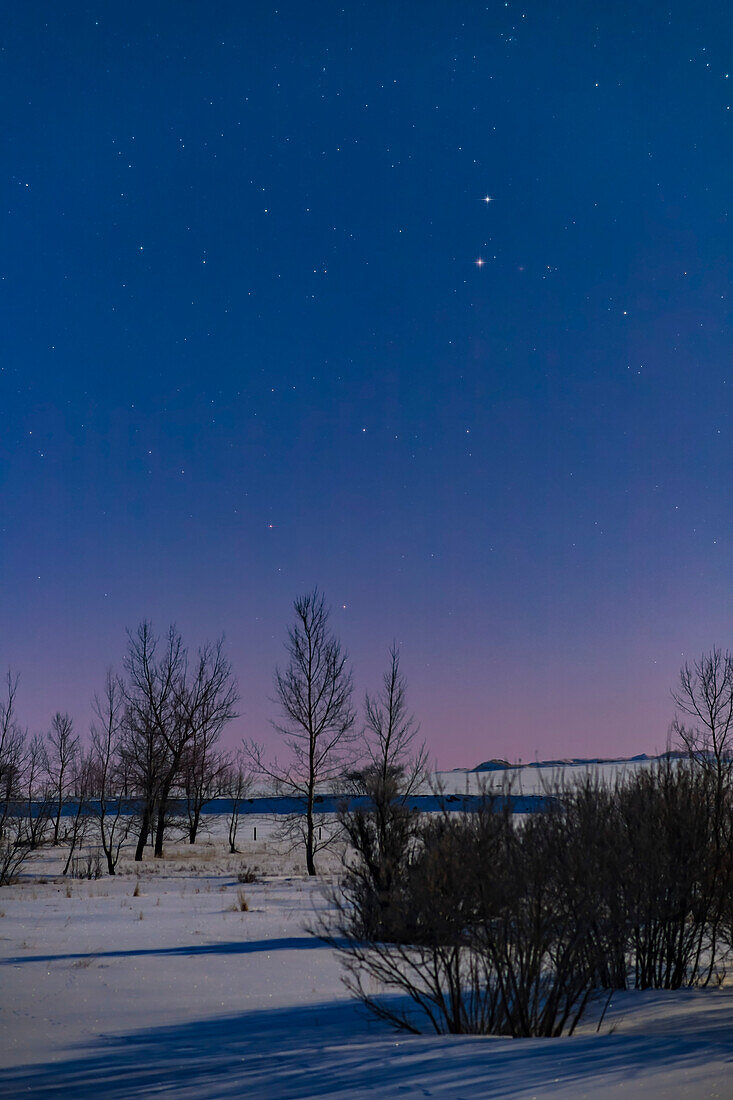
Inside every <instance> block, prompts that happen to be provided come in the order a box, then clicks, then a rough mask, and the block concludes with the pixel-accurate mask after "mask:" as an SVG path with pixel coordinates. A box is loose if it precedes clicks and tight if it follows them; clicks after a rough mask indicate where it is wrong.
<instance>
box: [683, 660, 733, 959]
mask: <svg viewBox="0 0 733 1100" xmlns="http://www.w3.org/2000/svg"><path fill="white" fill-rule="evenodd" d="M672 698H673V699H674V702H675V705H676V707H677V710H678V712H679V713H678V714H677V715H676V716H675V719H674V721H673V722H672V727H671V733H672V734H673V735H674V736H676V737H677V738H678V740H679V741H680V742H681V744H682V746H683V747H684V749H685V750H686V751H687V753H688V754H689V757H690V760H691V761H692V765H693V767H695V768H700V769H702V770H703V771H704V772H705V773H706V774H707V775H708V776H709V778H710V780H711V781H712V783H713V786H714V791H713V821H712V830H713V844H714V853H715V855H714V862H713V867H712V869H711V872H710V873H711V876H712V881H713V882H714V883H715V899H716V902H717V904H716V905H715V906H714V907H713V909H712V911H711V913H710V915H709V917H708V920H709V924H710V928H711V932H710V945H709V949H708V952H709V955H710V956H711V957H713V958H714V957H715V952H716V945H717V940H718V935H719V930H720V925H721V922H722V921H723V920H724V914H725V913H726V911H727V910H728V909H729V907H730V902H729V898H730V897H731V894H732V893H733V859H732V858H731V856H732V854H733V814H732V811H731V800H732V797H733V795H732V791H731V787H732V785H733V784H732V781H733V655H732V654H731V653H730V652H729V651H728V650H725V651H723V650H722V649H720V648H719V647H717V646H714V647H713V648H712V649H711V650H710V652H709V653H703V654H702V656H701V657H700V658H699V659H698V660H697V661H695V662H694V664H693V665H692V667H690V665H689V664H687V663H685V664H684V665H683V666H682V668H681V670H680V682H679V686H678V687H677V689H676V690H674V691H673V692H672ZM686 719H687V720H689V721H686ZM709 974H712V969H711V970H710V971H709ZM708 980H709V979H708Z"/></svg>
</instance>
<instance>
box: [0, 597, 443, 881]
mask: <svg viewBox="0 0 733 1100" xmlns="http://www.w3.org/2000/svg"><path fill="white" fill-rule="evenodd" d="M286 653H287V658H288V659H287V663H286V664H285V665H284V667H282V668H277V669H276V670H275V676H274V688H275V697H276V701H277V702H278V703H279V710H280V713H279V716H278V718H277V720H276V721H275V722H274V723H273V725H274V726H275V728H276V730H277V731H278V732H279V733H280V734H281V736H282V739H283V743H284V747H285V750H286V760H285V762H284V763H281V762H280V761H279V760H278V759H277V757H270V756H268V755H267V754H266V753H265V751H264V749H263V747H262V746H261V745H259V744H258V743H256V742H255V741H251V740H247V741H244V742H243V743H242V745H241V746H240V748H239V750H238V751H236V752H234V753H231V752H226V751H223V750H222V748H221V735H222V732H223V731H224V729H225V728H226V726H227V724H228V723H229V722H230V721H232V719H233V718H235V717H236V712H237V705H238V702H239V693H238V688H237V681H236V678H235V676H234V672H233V669H232V666H231V664H230V661H229V659H228V658H227V656H226V654H225V652H224V646H223V641H222V640H219V641H217V642H214V643H206V644H205V645H203V646H202V647H201V648H199V649H198V650H197V651H196V653H195V654H194V653H191V652H190V651H189V650H188V648H187V647H186V645H185V644H184V641H183V638H182V637H181V635H180V633H179V632H178V631H177V630H176V629H175V627H171V628H170V629H169V630H168V632H167V634H165V635H157V634H156V633H155V632H154V630H153V628H152V627H151V625H150V623H149V622H143V623H141V624H140V626H139V627H138V628H137V629H136V630H135V631H131V632H128V645H127V651H126V654H125V657H124V660H123V663H122V670H121V671H120V672H113V671H110V672H109V673H108V674H107V677H106V682H105V685H104V689H103V691H102V692H101V693H99V694H97V695H95V697H94V700H93V711H94V722H93V724H92V727H91V730H90V734H89V736H88V738H86V739H82V738H81V737H80V736H79V735H78V733H77V731H76V730H75V728H74V724H73V722H72V719H71V718H70V717H69V715H68V714H63V713H57V714H56V715H54V717H53V719H52V722H51V728H50V730H49V731H48V733H47V734H45V735H41V734H36V735H34V736H29V734H28V733H27V732H26V731H25V730H23V728H22V727H21V725H20V723H19V721H18V717H17V693H18V678H17V676H16V677H13V676H12V675H11V674H8V676H7V680H6V690H5V696H4V698H3V699H2V701H1V702H0V885H3V884H4V883H7V882H9V881H10V880H11V879H12V878H13V876H14V875H16V874H17V872H18V870H19V869H20V867H21V866H22V864H23V862H24V861H25V860H26V859H27V858H28V856H29V855H30V854H31V853H32V852H33V851H35V850H37V849H38V848H39V847H41V846H42V845H44V844H65V845H66V846H67V849H68V858H67V859H66V863H65V866H64V873H65V874H66V873H69V872H72V873H73V871H74V869H75V867H76V866H77V862H78V859H79V855H78V853H79V851H80V848H81V846H82V845H83V844H84V843H85V842H90V843H91V842H93V843H94V844H95V846H96V848H97V850H98V851H99V852H101V854H102V856H103V859H104V864H105V866H106V870H107V872H108V873H109V874H112V875H113V874H115V869H116V867H117V864H118V862H119V858H120V854H121V852H122V850H123V847H124V846H125V845H129V844H131V843H134V858H135V860H136V861H140V860H141V859H142V858H143V855H144V852H145V849H146V846H147V845H149V844H152V847H153V854H154V855H155V856H157V857H160V856H161V855H162V854H163V842H164V838H165V836H166V832H167V831H168V832H169V831H170V829H171V827H172V826H174V825H175V826H176V827H177V828H178V829H180V830H182V831H183V832H184V834H185V835H186V836H187V837H188V839H189V841H190V842H191V843H192V844H193V843H194V842H195V840H196V837H197V834H198V831H199V826H200V821H201V813H202V810H203V808H204V806H205V805H206V803H207V802H208V801H210V800H212V799H214V798H216V797H219V796H225V797H228V798H229V799H231V803H232V809H231V812H230V819H229V823H228V835H229V847H230V851H231V852H234V851H235V845H236V836H237V827H238V821H239V810H240V808H241V804H242V802H243V800H244V798H245V797H246V796H247V794H248V793H249V791H250V789H251V786H252V784H253V782H254V780H255V778H257V777H259V778H261V779H263V780H266V781H267V782H268V783H269V784H270V785H272V786H273V787H274V788H275V789H276V790H277V791H278V792H280V793H284V794H288V795H291V796H293V797H295V798H296V800H297V801H298V803H299V804H300V806H301V808H302V813H298V814H294V815H293V816H292V818H291V819H289V820H288V821H286V822H285V827H286V828H287V830H288V831H289V833H290V834H291V837H295V838H296V839H297V838H300V840H302V843H303V846H304V854H305V862H306V866H307V869H308V872H309V873H310V874H315V871H316V865H315V859H316V855H317V853H318V851H319V849H320V848H322V847H324V846H325V845H327V844H330V843H332V842H333V831H332V830H330V829H327V830H324V832H325V833H326V835H325V836H323V835H322V833H321V830H318V829H317V828H316V825H315V810H314V807H315V800H316V797H317V793H318V792H319V791H323V790H331V791H343V790H345V789H348V790H350V791H352V792H354V793H359V792H362V791H363V790H364V786H363V777H364V775H366V774H367V773H369V771H370V769H374V768H375V767H378V766H380V762H381V766H382V767H387V766H391V765H392V762H393V761H394V759H396V757H397V756H399V757H400V758H404V756H405V753H406V752H407V751H408V748H410V746H411V745H412V742H413V739H414V738H415V736H416V734H417V726H416V723H415V722H414V719H413V718H412V716H411V715H410V714H409V712H408V711H407V706H406V699H405V682H404V678H403V676H402V674H401V672H400V658H399V652H398V651H397V649H396V648H395V647H393V648H392V649H391V650H390V662H389V668H388V671H387V673H386V674H385V677H384V683H383V685H382V689H381V690H380V691H378V692H377V693H376V695H374V696H370V695H368V694H367V696H366V697H365V700H364V717H363V722H359V721H358V715H357V710H356V708H355V706H354V703H353V694H354V693H353V676H352V672H351V667H350V664H349V659H348V654H347V653H346V651H345V650H344V649H343V647H342V646H341V644H340V642H339V640H338V639H337V638H336V637H335V636H334V634H333V632H332V631H331V629H330V625H329V611H328V608H327V606H326V603H325V600H324V597H323V595H322V594H321V593H320V592H318V590H314V591H312V592H310V593H308V594H307V595H305V596H303V597H300V598H299V599H297V600H295V602H294V622H293V625H292V626H291V627H290V628H289V630H288V634H287V641H286ZM409 771H410V776H409V778H406V780H405V784H406V789H409V790H410V791H411V792H412V791H414V790H415V789H416V788H417V786H418V785H419V783H420V782H422V780H423V779H424V778H425V777H426V774H427V755H426V752H425V748H424V746H420V747H418V748H417V749H416V751H415V753H414V755H413V757H412V758H411V764H410V768H409ZM69 811H72V812H69Z"/></svg>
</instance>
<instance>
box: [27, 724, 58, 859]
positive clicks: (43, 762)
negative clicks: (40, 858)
mask: <svg viewBox="0 0 733 1100" xmlns="http://www.w3.org/2000/svg"><path fill="white" fill-rule="evenodd" d="M22 775H23V801H24V803H25V815H26V824H25V828H26V835H27V838H28V844H29V846H30V849H31V851H35V849H36V848H40V846H41V844H42V843H43V842H44V840H45V839H46V833H47V832H48V826H49V824H50V821H51V818H52V816H53V812H54V801H53V793H52V790H51V786H50V783H49V776H48V755H47V753H46V745H45V739H44V737H43V735H42V734H40V733H36V734H34V735H33V737H31V738H30V740H28V741H27V743H26V748H25V760H24V767H23V772H22Z"/></svg>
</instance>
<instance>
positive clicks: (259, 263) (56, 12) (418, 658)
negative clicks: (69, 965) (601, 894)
mask: <svg viewBox="0 0 733 1100" xmlns="http://www.w3.org/2000/svg"><path fill="white" fill-rule="evenodd" d="M726 9H727V5H724V4H718V3H706V2H703V3H701V4H688V3H669V4H667V3H665V4H662V3H660V2H654V3H650V2H644V0H642V2H638V0H635V2H633V3H630V2H628V3H627V2H624V0H619V2H618V3H616V2H614V3H612V4H609V3H606V2H603V3H601V2H593V3H589V2H588V0H583V2H573V0H565V2H560V3H557V4H548V3H546V2H544V0H543V2H536V3H523V4H522V3H515V2H510V3H504V2H503V0H502V2H500V3H490V4H486V3H482V4H474V3H461V2H448V0H442V2H439V3H438V2H434V0H425V2H423V3H420V4H417V3H395V2H394V0H389V2H383V0H371V2H369V3H357V2H354V3H349V4H348V5H346V6H344V7H342V6H340V5H339V4H332V3H328V2H323V0H314V2H313V3H312V4H303V3H278V4H277V6H272V5H271V4H265V3H259V2H257V0H253V2H252V3H247V4H243V3H234V2H230V3H226V2H221V0H211V2H209V3H206V4H203V3H188V2H184V3H181V2H180V0H177V2H175V3H174V2H165V0H160V2H154V3H150V2H149V0H146V2H145V3H142V2H138V0H131V2H128V3H125V4H98V3H97V4H95V3H92V2H91V0H88V2H86V3H73V2H70V3H67V4H61V5H59V4H57V3H50V2H42V0H41V2H39V3H34V4H32V5H31V4H27V3H21V2H20V0H15V2H12V0H11V3H9V5H8V6H7V8H6V10H5V17H4V20H3V26H2V28H1V29H0V71H1V73H2V77H1V82H2V89H3V96H2V99H3V104H4V107H3V111H2V120H1V121H0V143H1V144H0V148H1V149H2V157H1V158H0V164H1V165H2V170H1V173H0V179H1V185H2V201H1V203H0V229H1V234H2V236H1V239H2V250H1V251H0V302H1V309H2V318H3V322H2V330H1V331H2V337H1V339H2V351H1V353H0V409H1V410H2V433H1V434H0V493H1V499H2V514H1V515H0V529H1V540H0V576H1V578H2V580H1V588H0V601H1V603H0V628H1V629H0V665H2V667H7V666H8V665H12V666H13V668H15V669H17V670H18V671H19V672H20V674H21V691H20V697H19V706H20V712H21V718H22V720H23V721H24V722H25V723H27V724H28V725H29V726H30V727H31V728H32V729H42V728H47V726H48V721H49V718H50V715H51V713H52V712H53V711H54V710H56V709H61V710H69V711H70V712H71V713H72V715H73V716H74V718H75V720H76V722H77V725H78V726H79V727H80V728H82V729H83V728H85V727H86V725H87V724H88V721H89V717H90V706H89V699H90V696H91V694H92V692H93V691H94V690H97V689H99V688H100V687H101V684H102V680H103V676H104V670H105V668H106V666H107V665H108V664H115V665H119V663H120V659H121V656H122V653H123V651H124V646H125V628H126V627H133V626H135V625H136V623H137V622H138V621H139V620H140V619H141V618H143V617H149V618H151V619H152V620H153V622H154V623H155V624H156V625H157V626H158V627H160V628H165V627H166V626H167V624H168V623H169V622H171V621H175V622H176V623H177V625H178V626H179V628H180V629H181V630H182V632H183V633H184V636H185V637H186V638H187V640H188V641H189V642H190V643H191V644H192V645H194V646H195V644H196V643H197V642H199V641H202V640H204V639H205V638H207V637H214V636H216V635H218V634H220V633H221V632H222V631H223V632H225V634H226V638H227V644H228V648H229V653H230V656H231V658H232V660H233V662H234V665H235V667H236V671H237V674H238V677H239V681H240V690H241V694H242V702H241V708H240V709H241V712H242V714H241V718H240V719H239V720H238V721H237V722H236V724H235V726H234V727H233V728H232V729H231V730H230V733H229V740H230V741H231V743H234V742H236V740H237V738H238V737H240V736H242V735H247V736H254V737H257V738H259V739H261V740H264V741H265V742H266V743H268V744H269V745H271V746H273V747H274V746H275V745H276V743H277V735H276V734H275V733H274V731H272V730H271V729H270V728H269V726H268V720H269V719H270V718H271V717H274V716H275V714H276V712H275V707H274V704H273V703H272V702H271V696H272V694H273V691H272V672H273V668H274V666H275V664H276V663H277V662H278V661H281V660H282V655H283V641H284V638H285V629H286V625H287V623H288V621H289V620H290V614H291V607H292V600H293V598H294V597H295V596H297V595H299V594H302V593H303V592H306V591H308V590H309V589H311V588H312V587H313V586H314V585H316V584H317V585H319V586H320V587H321V588H322V590H323V591H324V593H325V595H326V597H327V599H328V601H329V603H330V605H331V608H332V622H333V625H334V627H335V629H336V631H337V632H338V634H339V636H340V637H341V639H342V641H343V642H344V644H345V645H346V646H347V647H348V649H349V652H350V653H351V656H352V658H353V661H354V666H355V678H356V683H357V687H358V692H359V694H360V695H361V693H362V692H363V690H364V689H365V688H370V689H373V688H374V687H375V685H376V684H377V683H378V680H379V676H380V674H381V671H382V669H383V668H384V667H385V664H386V659H387V650H388V647H389V645H390V643H391V642H392V641H393V640H394V641H396V642H397V643H398V644H399V645H400V646H401V649H402V660H403V669H404V672H405V674H406V676H407V678H408V682H409V690H410V698H411V702H412V705H413V708H414V710H415V711H416V714H417V717H418V718H419V720H420V721H421V724H422V731H423V735H424V736H425V738H426V740H427V742H428V746H429V748H430V751H431V753H432V755H433V757H434V758H435V759H436V760H437V763H438V764H439V766H440V767H443V768H450V767H456V766H462V765H465V766H472V765H474V764H476V763H478V762H479V761H480V760H482V759H486V758H487V757H490V756H505V757H509V758H511V759H517V758H523V759H525V760H528V759H533V758H535V756H539V757H540V758H542V757H548V756H567V755H595V754H601V753H603V754H611V755H613V754H631V753H636V752H642V751H653V750H654V749H655V748H656V749H663V748H664V746H665V740H666V735H667V727H668V723H669V721H670V718H671V717H672V713H673V712H672V703H671V699H670V695H669V691H670V687H671V686H672V684H673V682H674V680H675V678H676V676H677V673H678V670H679V666H680V664H681V662H682V661H683V660H684V659H685V658H689V657H693V656H694V655H695V654H696V653H699V652H700V651H702V650H703V649H707V648H709V647H710V646H711V645H713V644H715V643H717V644H722V645H730V643H731V610H732V608H731V564H732V556H731V534H732V533H733V532H732V529H731V528H732V524H731V516H732V515H733V501H732V500H731V496H732V493H731V468H732V466H733V462H732V459H733V452H732V449H731V387H732V386H733V381H732V380H731V371H730V362H731V355H730V352H731V344H730V335H729V334H730V329H729V328H728V324H729V313H730V282H729V272H728V268H727V258H728V257H729V256H730V250H731V249H730V246H731V240H730V229H729V219H728V211H729V204H730V198H731V173H730V163H731V157H730V152H731V147H730V124H731V104H733V78H731V79H730V80H729V79H728V68H727V66H728V65H729V64H733V61H731V51H730V47H731V44H732V38H733V35H731V30H732V29H733V17H732V16H731V12H730V9H729V8H728V9H727V10H726Z"/></svg>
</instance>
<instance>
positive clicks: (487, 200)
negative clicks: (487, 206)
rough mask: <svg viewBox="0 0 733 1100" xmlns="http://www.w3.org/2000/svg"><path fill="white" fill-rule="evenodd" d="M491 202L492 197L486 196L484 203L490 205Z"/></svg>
mask: <svg viewBox="0 0 733 1100" xmlns="http://www.w3.org/2000/svg"><path fill="white" fill-rule="evenodd" d="M491 201H492V199H491V195H484V202H486V203H489V202H491Z"/></svg>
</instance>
